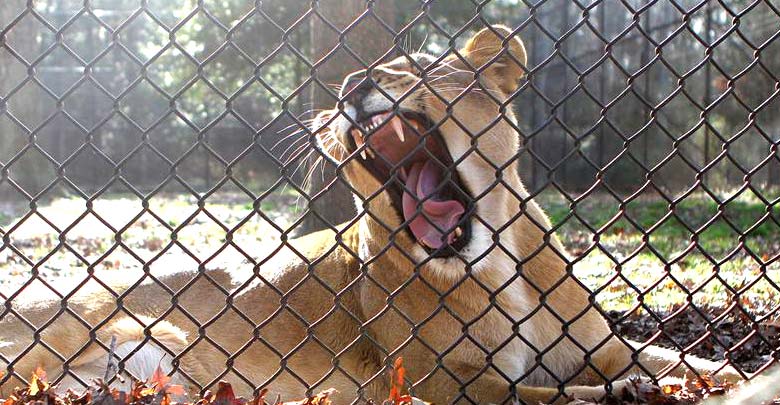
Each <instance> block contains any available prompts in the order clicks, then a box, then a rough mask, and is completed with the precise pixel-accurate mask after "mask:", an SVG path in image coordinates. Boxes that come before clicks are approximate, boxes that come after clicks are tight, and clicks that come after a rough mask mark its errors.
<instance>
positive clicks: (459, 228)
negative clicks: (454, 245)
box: [454, 227, 463, 238]
mask: <svg viewBox="0 0 780 405" xmlns="http://www.w3.org/2000/svg"><path fill="white" fill-rule="evenodd" d="M454 232H455V237H456V238H460V236H461V235H463V229H462V228H461V227H457V228H455V231H454Z"/></svg>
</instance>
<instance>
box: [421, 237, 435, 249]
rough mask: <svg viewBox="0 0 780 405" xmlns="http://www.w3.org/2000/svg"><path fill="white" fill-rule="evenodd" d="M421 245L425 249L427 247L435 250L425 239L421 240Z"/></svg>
mask: <svg viewBox="0 0 780 405" xmlns="http://www.w3.org/2000/svg"><path fill="white" fill-rule="evenodd" d="M420 244H421V245H423V246H425V247H427V248H428V249H433V248H434V247H433V246H431V245H430V244H429V243H428V242H426V241H425V239H420Z"/></svg>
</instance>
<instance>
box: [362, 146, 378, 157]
mask: <svg viewBox="0 0 780 405" xmlns="http://www.w3.org/2000/svg"><path fill="white" fill-rule="evenodd" d="M363 151H364V152H366V153H368V156H371V159H376V154H375V153H374V151H373V150H371V149H369V148H366V149H365V150H363Z"/></svg>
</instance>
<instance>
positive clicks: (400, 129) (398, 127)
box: [390, 115, 406, 143]
mask: <svg viewBox="0 0 780 405" xmlns="http://www.w3.org/2000/svg"><path fill="white" fill-rule="evenodd" d="M390 125H392V126H393V130H394V131H395V134H396V135H398V139H399V140H400V141H401V143H403V142H405V141H406V139H405V138H404V126H403V124H402V123H401V118H399V117H398V116H397V115H396V116H395V117H393V119H391V120H390Z"/></svg>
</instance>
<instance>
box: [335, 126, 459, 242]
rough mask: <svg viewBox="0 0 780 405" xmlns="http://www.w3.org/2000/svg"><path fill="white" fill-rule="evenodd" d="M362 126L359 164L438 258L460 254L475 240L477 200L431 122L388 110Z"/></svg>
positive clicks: (354, 132) (356, 143)
mask: <svg viewBox="0 0 780 405" xmlns="http://www.w3.org/2000/svg"><path fill="white" fill-rule="evenodd" d="M358 124H359V127H360V128H358V127H357V126H353V127H352V128H351V129H350V131H349V133H350V135H351V136H350V138H351V141H352V142H353V145H352V147H353V148H354V150H355V151H357V152H358V155H359V157H358V158H357V159H358V160H359V161H360V162H361V163H362V164H363V166H365V167H366V168H367V169H368V171H369V172H370V173H371V174H372V175H373V176H374V177H376V179H377V180H379V182H380V183H382V184H384V185H385V187H386V191H387V192H388V193H389V194H390V198H391V200H392V203H393V205H394V206H395V208H396V210H397V211H398V213H399V214H400V215H401V217H402V218H403V219H404V221H405V224H406V225H407V226H406V229H407V230H408V231H409V232H410V233H411V234H412V237H413V239H414V240H416V241H417V243H419V244H420V245H421V246H422V247H423V248H424V249H425V250H426V251H427V252H428V253H429V254H430V255H431V256H433V257H449V256H452V255H455V254H456V253H457V252H458V251H460V249H462V248H463V247H464V246H466V244H468V241H469V239H470V238H471V225H470V221H469V217H470V213H471V211H472V199H471V198H470V196H469V195H468V193H467V191H466V188H465V187H463V184H462V183H461V182H460V178H459V177H458V173H457V170H455V169H454V163H453V160H452V157H451V156H450V153H449V151H448V150H447V146H446V144H445V143H444V140H443V139H442V137H441V134H440V133H439V132H438V130H436V129H434V125H433V123H432V122H431V120H430V119H429V118H428V117H426V116H425V115H423V114H419V113H415V112H409V111H400V112H392V111H386V112H381V113H376V114H373V115H371V116H369V117H368V118H366V119H364V120H360V121H359V122H358Z"/></svg>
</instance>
